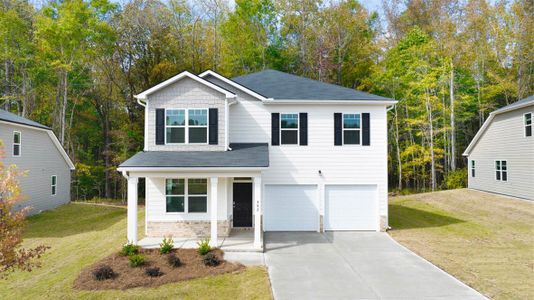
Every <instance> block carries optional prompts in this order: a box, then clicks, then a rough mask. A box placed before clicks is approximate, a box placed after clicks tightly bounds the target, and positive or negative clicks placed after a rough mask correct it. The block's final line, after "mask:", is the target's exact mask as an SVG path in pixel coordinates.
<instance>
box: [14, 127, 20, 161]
mask: <svg viewBox="0 0 534 300" xmlns="http://www.w3.org/2000/svg"><path fill="white" fill-rule="evenodd" d="M20 138H21V136H20V132H19V131H13V156H20V142H21V140H20Z"/></svg>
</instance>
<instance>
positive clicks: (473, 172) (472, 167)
mask: <svg viewBox="0 0 534 300" xmlns="http://www.w3.org/2000/svg"><path fill="white" fill-rule="evenodd" d="M471 177H475V161H474V160H472V161H471Z"/></svg>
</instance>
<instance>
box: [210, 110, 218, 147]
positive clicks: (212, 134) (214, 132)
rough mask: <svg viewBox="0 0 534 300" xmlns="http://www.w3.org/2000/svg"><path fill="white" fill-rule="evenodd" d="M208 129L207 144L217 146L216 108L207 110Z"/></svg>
mask: <svg viewBox="0 0 534 300" xmlns="http://www.w3.org/2000/svg"><path fill="white" fill-rule="evenodd" d="M209 127H210V133H209V134H210V136H209V144H210V145H217V144H218V143H219V111H218V109H216V108H210V110H209Z"/></svg>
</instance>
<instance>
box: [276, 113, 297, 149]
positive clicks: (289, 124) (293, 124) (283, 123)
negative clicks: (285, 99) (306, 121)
mask: <svg viewBox="0 0 534 300" xmlns="http://www.w3.org/2000/svg"><path fill="white" fill-rule="evenodd" d="M280 137H281V139H280V144H282V145H298V143H299V114H280Z"/></svg>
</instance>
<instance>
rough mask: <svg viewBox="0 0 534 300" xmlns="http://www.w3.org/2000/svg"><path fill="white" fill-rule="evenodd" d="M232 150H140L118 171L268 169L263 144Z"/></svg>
mask: <svg viewBox="0 0 534 300" xmlns="http://www.w3.org/2000/svg"><path fill="white" fill-rule="evenodd" d="M230 148H232V150H231V151H142V152H139V153H137V154H135V155H134V156H132V157H131V158H130V159H128V160H126V161H125V162H123V163H122V164H121V165H120V166H119V168H120V169H128V168H158V167H161V168H265V167H268V166H269V147H268V144H266V143H234V144H230Z"/></svg>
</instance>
